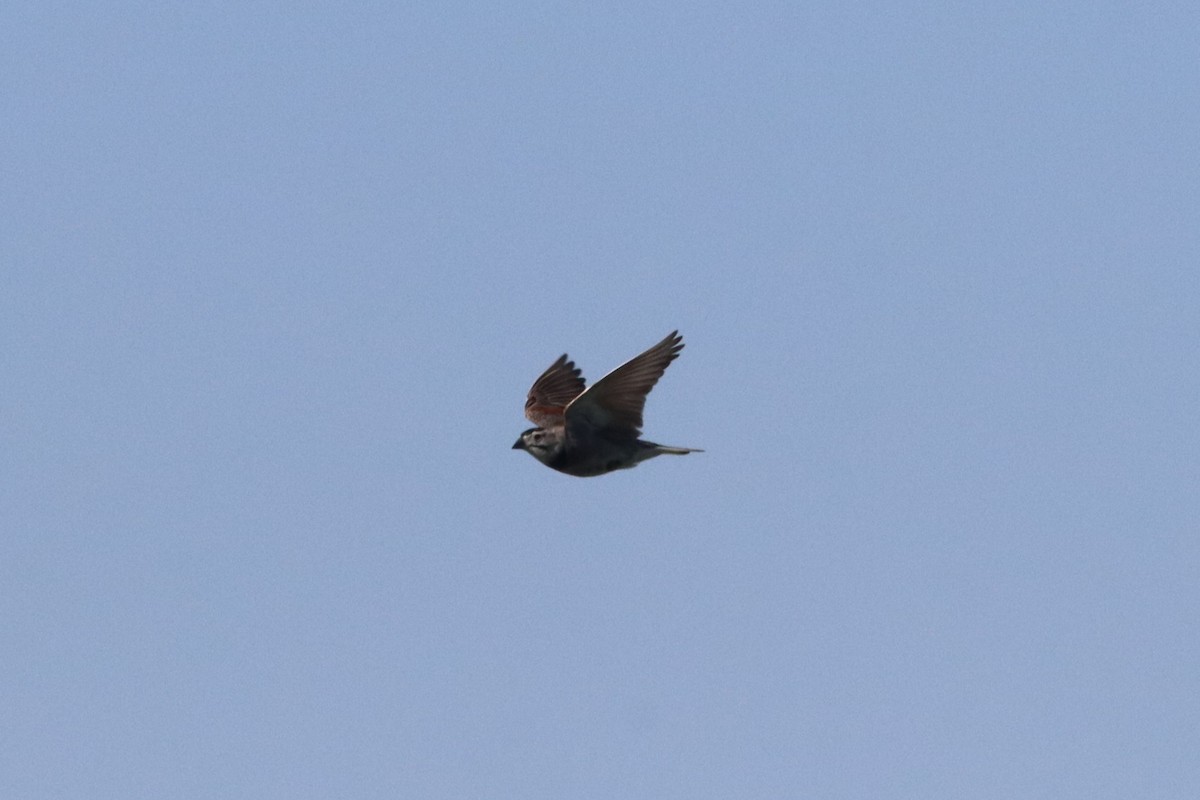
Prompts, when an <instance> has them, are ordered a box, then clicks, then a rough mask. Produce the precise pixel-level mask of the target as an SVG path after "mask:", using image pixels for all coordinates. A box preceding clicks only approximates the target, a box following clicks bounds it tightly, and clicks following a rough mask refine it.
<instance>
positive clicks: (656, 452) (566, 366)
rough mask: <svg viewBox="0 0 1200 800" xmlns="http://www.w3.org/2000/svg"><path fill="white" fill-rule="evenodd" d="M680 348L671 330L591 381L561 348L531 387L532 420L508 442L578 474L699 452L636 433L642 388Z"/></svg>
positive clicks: (527, 414) (655, 380)
mask: <svg viewBox="0 0 1200 800" xmlns="http://www.w3.org/2000/svg"><path fill="white" fill-rule="evenodd" d="M682 349H683V337H682V336H680V335H679V331H671V333H669V334H668V335H667V338H665V339H663V340H662V341H661V342H659V343H658V344H656V345H654V346H653V347H651V348H650V349H649V350H647V351H646V352H644V353H642V354H641V355H639V356H636V357H634V358H631V359H630V360H629V361H626V362H625V363H624V364H622V365H621V366H619V367H617V368H616V369H614V370H613V371H612V372H610V373H608V374H607V375H605V376H604V377H603V378H601V379H600V380H598V381H596V382H595V383H594V384H592V386H591V387H590V388H587V385H586V382H585V381H584V379H583V376H582V373H581V372H580V370H579V368H578V367H576V366H575V362H573V361H571V360H569V359H568V358H567V354H566V353H563V354H562V355H561V356H559V358H558V360H557V361H555V362H554V363H553V364H551V365H550V367H549V368H548V369H547V370H546V371H545V372H543V373H542V374H541V376H540V377H538V379H537V380H536V381H534V382H533V386H532V387H530V389H529V395H528V397H527V398H526V400H525V417H526V418H527V419H528V420H529V421H530V422H532V423H534V424H535V425H536V426H537V427H536V428H530V429H529V430H527V431H523V432H522V433H521V436H520V437H519V438H518V439H517V441H516V444H514V445H513V449H514V450H524V451H525V452H527V453H529V454H530V455H531V456H533V457H534V458H536V459H537V460H538V461H540V462H542V463H543V464H545V465H546V466H547V467H550V468H551V469H556V470H558V471H559V472H563V473H566V474H567V475H574V476H577V477H580V478H588V477H593V476H596V475H604V474H605V473H608V472H613V471H614V470H618V469H630V468H632V467H636V466H637V465H638V464H640V463H641V462H643V461H645V460H647V459H650V458H654V457H655V456H660V455H663V454H667V455H673V456H682V455H687V454H688V453H703V452H704V451H703V450H698V449H696V448H693V447H668V446H666V445H661V444H656V443H654V442H647V441H643V440H642V439H640V438H638V437H639V436H641V433H642V431H641V428H642V409H643V408H644V407H645V405H646V395H648V394H649V393H650V390H651V389H653V388H654V384H656V383H658V379H659V378H661V377H662V374H663V372H665V371H666V369H667V365H669V364H670V363H671V362H672V361H674V360H675V359H676V358H678V357H679V351H680V350H682Z"/></svg>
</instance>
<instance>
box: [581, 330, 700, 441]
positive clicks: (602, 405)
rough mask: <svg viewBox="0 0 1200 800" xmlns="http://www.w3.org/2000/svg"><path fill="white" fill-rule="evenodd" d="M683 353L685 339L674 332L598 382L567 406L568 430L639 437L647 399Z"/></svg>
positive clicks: (677, 332)
mask: <svg viewBox="0 0 1200 800" xmlns="http://www.w3.org/2000/svg"><path fill="white" fill-rule="evenodd" d="M682 349H683V337H682V336H680V335H679V331H672V332H671V333H670V334H669V335H668V336H667V338H665V339H663V340H662V341H661V342H659V343H658V344H656V345H654V347H651V348H650V349H649V350H647V351H646V352H644V353H642V354H641V355H640V356H637V357H635V358H631V359H630V360H629V361H626V362H625V363H624V364H622V365H621V366H619V367H617V368H616V369H614V370H613V371H612V372H610V373H608V374H607V375H605V376H604V377H603V378H601V379H600V380H598V381H596V382H595V383H594V384H592V386H591V388H590V389H588V390H587V391H585V392H584V393H583V394H581V395H579V396H578V397H576V398H575V399H574V400H573V401H571V403H570V404H568V405H567V408H566V412H565V418H566V422H567V425H568V427H571V426H575V425H588V426H591V427H593V428H596V429H607V430H608V431H609V432H611V433H616V434H619V435H629V436H634V437H636V436H638V435H639V434H640V433H641V429H642V409H643V408H645V406H646V395H647V394H649V393H650V390H651V389H653V388H654V384H656V383H658V379H659V378H661V377H662V374H663V372H664V371H666V369H667V365H668V364H670V363H671V362H672V361H674V360H675V359H676V358H678V357H679V351H680V350H682Z"/></svg>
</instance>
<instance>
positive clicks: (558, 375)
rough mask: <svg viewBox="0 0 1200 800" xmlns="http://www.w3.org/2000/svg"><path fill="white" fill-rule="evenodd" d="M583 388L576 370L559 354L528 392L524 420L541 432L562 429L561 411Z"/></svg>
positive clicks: (570, 362)
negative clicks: (560, 427) (556, 428)
mask: <svg viewBox="0 0 1200 800" xmlns="http://www.w3.org/2000/svg"><path fill="white" fill-rule="evenodd" d="M584 386H586V383H585V382H584V380H583V377H582V376H581V375H580V374H579V368H578V367H576V366H575V362H574V361H568V360H567V354H566V353H563V354H562V355H561V356H559V359H558V361H555V362H554V363H553V364H551V365H550V368H549V369H547V370H546V371H545V372H543V373H542V374H541V377H539V378H538V379H537V380H536V381H534V382H533V386H531V387H530V388H529V397H528V398H526V400H525V417H526V418H527V419H528V420H529V421H530V422H532V423H533V424H534V425H537V426H538V427H541V428H552V427H555V426H562V424H563V409H565V408H566V406H567V404H568V403H570V402H571V401H572V400H574V399H575V398H576V397H578V396H579V394H580V393H581V392H582V391H583V389H584Z"/></svg>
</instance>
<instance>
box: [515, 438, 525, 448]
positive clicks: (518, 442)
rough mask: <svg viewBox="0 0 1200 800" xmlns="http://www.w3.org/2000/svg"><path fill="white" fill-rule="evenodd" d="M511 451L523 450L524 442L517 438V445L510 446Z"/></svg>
mask: <svg viewBox="0 0 1200 800" xmlns="http://www.w3.org/2000/svg"><path fill="white" fill-rule="evenodd" d="M512 449H513V450H524V449H525V442H524V440H522V439H519V438H518V439H517V443H516V444H514V445H513V446H512Z"/></svg>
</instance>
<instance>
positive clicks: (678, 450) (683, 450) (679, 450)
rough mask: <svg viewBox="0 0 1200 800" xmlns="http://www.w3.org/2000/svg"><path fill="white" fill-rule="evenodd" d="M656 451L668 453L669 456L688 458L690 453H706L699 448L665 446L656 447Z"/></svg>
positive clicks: (657, 445)
mask: <svg viewBox="0 0 1200 800" xmlns="http://www.w3.org/2000/svg"><path fill="white" fill-rule="evenodd" d="M654 449H655V451H657V452H659V453H666V454H667V455H669V456H686V455H687V454H688V453H703V452H704V451H703V450H701V449H699V448H697V447H668V446H667V445H665V444H656V445H654Z"/></svg>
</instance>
